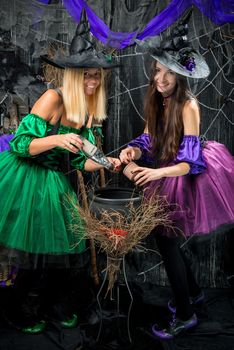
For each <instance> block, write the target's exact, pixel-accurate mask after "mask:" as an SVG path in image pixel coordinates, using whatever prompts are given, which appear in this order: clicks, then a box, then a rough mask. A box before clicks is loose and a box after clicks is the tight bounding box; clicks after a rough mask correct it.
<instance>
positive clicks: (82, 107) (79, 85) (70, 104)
mask: <svg viewBox="0 0 234 350" xmlns="http://www.w3.org/2000/svg"><path fill="white" fill-rule="evenodd" d="M63 102H64V106H65V110H66V115H67V119H68V120H70V121H72V122H74V123H78V124H85V120H86V116H87V114H88V105H87V100H86V97H85V93H84V69H83V68H78V69H77V68H65V71H64V76H63ZM93 102H94V107H95V112H94V118H95V120H96V121H98V122H101V121H103V120H104V119H106V117H107V115H106V94H105V86H104V71H103V69H101V81H100V85H99V86H98V88H97V90H96V92H95V94H94V96H93Z"/></svg>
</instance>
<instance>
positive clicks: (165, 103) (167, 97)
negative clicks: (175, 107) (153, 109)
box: [163, 94, 173, 108]
mask: <svg viewBox="0 0 234 350" xmlns="http://www.w3.org/2000/svg"><path fill="white" fill-rule="evenodd" d="M172 95H173V94H171V95H168V96H163V106H164V107H165V108H166V107H167V105H168V102H167V101H168V99H169V98H170V97H171V96H172Z"/></svg>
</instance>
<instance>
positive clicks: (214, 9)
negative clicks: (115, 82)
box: [39, 0, 234, 49]
mask: <svg viewBox="0 0 234 350" xmlns="http://www.w3.org/2000/svg"><path fill="white" fill-rule="evenodd" d="M39 1H41V2H43V3H46V0H39ZM63 3H64V6H65V7H66V9H67V11H68V12H69V14H70V15H71V16H72V17H73V18H74V19H75V20H76V22H79V21H80V15H81V11H82V9H83V8H84V9H85V10H86V12H87V16H88V20H89V23H90V30H91V32H92V34H93V35H94V36H95V37H96V38H97V39H98V40H100V41H102V42H103V43H104V44H108V45H109V46H111V47H116V48H119V49H123V48H124V47H126V46H128V45H132V44H133V43H134V39H135V38H137V39H139V40H142V39H145V38H147V37H150V36H154V35H158V34H160V33H161V32H162V31H164V30H165V29H167V28H168V27H170V26H171V25H172V24H173V23H174V22H175V21H177V20H178V19H179V18H180V17H181V15H182V14H183V13H184V11H185V10H187V9H188V8H190V7H191V6H192V5H194V6H196V7H197V8H198V9H199V10H200V11H201V12H202V13H203V14H204V15H205V16H207V17H208V18H209V19H210V20H211V21H212V22H214V23H215V24H217V25H222V24H224V23H229V22H234V13H233V12H234V4H233V0H172V1H171V3H170V4H169V5H168V6H167V7H166V8H165V9H164V10H163V11H162V12H161V13H159V14H158V15H157V16H155V17H154V18H153V19H152V20H151V21H150V22H149V23H148V24H147V25H146V27H145V28H144V30H143V31H142V32H141V33H138V32H137V31H134V32H125V33H123V32H113V31H111V30H110V28H109V27H108V26H107V25H106V24H105V23H104V22H103V21H102V20H101V19H100V18H99V17H98V16H97V15H96V14H95V12H94V11H93V10H92V9H91V7H89V6H88V5H87V3H86V1H85V0H64V1H63ZM126 20H127V18H126ZM139 25H141V24H139Z"/></svg>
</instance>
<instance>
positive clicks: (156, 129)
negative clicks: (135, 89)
mask: <svg viewBox="0 0 234 350" xmlns="http://www.w3.org/2000/svg"><path fill="white" fill-rule="evenodd" d="M155 65H156V61H154V62H153V63H152V73H151V78H150V81H149V86H148V90H147V93H146V98H145V104H144V116H145V120H146V126H147V128H148V132H149V133H150V134H151V136H152V153H153V154H154V155H155V154H156V155H157V158H158V159H159V160H160V161H170V160H172V159H173V158H174V157H175V156H176V153H177V151H178V148H179V144H180V140H181V138H182V136H183V119H182V111H183V107H184V104H185V102H186V101H188V100H191V99H193V98H195V97H194V96H193V95H192V93H191V92H190V91H189V87H188V83H187V80H186V78H185V77H183V76H180V75H176V87H175V90H174V92H173V94H172V95H171V97H170V100H168V102H169V103H168V106H167V109H165V108H164V106H163V96H162V94H161V93H160V92H158V91H157V89H156V87H155V81H154V76H155Z"/></svg>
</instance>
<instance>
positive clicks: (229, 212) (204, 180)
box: [145, 141, 234, 236]
mask: <svg viewBox="0 0 234 350" xmlns="http://www.w3.org/2000/svg"><path fill="white" fill-rule="evenodd" d="M203 155H204V158H205V161H206V164H207V170H206V171H205V172H204V173H201V174H198V175H185V176H178V177H167V178H163V179H161V180H157V181H152V182H151V183H150V185H149V186H148V187H147V188H146V189H145V194H146V196H147V197H148V196H150V195H151V194H153V193H155V191H156V193H159V194H160V195H161V196H164V197H165V199H166V200H167V202H168V203H169V205H170V217H171V219H172V221H173V223H174V226H175V227H177V228H178V229H179V230H181V231H182V232H183V233H184V234H185V236H191V235H194V234H196V235H203V234H207V233H210V232H213V231H216V230H218V229H220V228H221V226H222V225H234V157H233V156H232V155H231V154H230V153H229V151H228V150H227V148H226V147H225V146H224V145H222V144H220V143H217V142H215V141H209V142H206V144H205V148H204V150H203Z"/></svg>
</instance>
